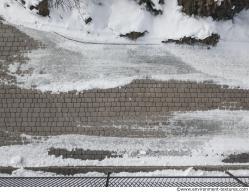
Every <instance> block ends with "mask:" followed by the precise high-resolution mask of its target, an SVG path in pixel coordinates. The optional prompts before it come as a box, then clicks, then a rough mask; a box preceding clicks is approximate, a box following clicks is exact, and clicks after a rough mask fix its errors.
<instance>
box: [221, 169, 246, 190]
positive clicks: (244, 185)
mask: <svg viewBox="0 0 249 192" xmlns="http://www.w3.org/2000/svg"><path fill="white" fill-rule="evenodd" d="M225 173H226V174H227V175H229V176H230V177H231V178H233V179H234V180H235V181H237V182H238V183H239V184H241V185H242V186H243V187H248V185H247V184H246V183H244V182H243V181H241V180H240V179H238V178H237V177H235V176H234V175H233V174H232V173H230V172H229V171H225Z"/></svg>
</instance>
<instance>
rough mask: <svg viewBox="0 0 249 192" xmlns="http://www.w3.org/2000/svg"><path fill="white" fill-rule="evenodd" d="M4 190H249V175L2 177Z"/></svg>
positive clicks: (1, 182)
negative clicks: (102, 188)
mask: <svg viewBox="0 0 249 192" xmlns="http://www.w3.org/2000/svg"><path fill="white" fill-rule="evenodd" d="M0 186H1V187H248V186H249V176H248V177H245V176H240V177H235V176H233V175H232V174H231V175H230V173H229V174H228V176H221V177H218V176H215V177H213V176H212V177H204V176H187V177H185V176H184V177H182V176H178V177H175V176H172V177H169V176H167V177H115V176H111V174H110V173H108V174H107V176H106V177H1V178H0Z"/></svg>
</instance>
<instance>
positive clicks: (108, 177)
mask: <svg viewBox="0 0 249 192" xmlns="http://www.w3.org/2000/svg"><path fill="white" fill-rule="evenodd" d="M110 176H111V172H108V173H107V178H106V184H105V186H106V187H109V180H110Z"/></svg>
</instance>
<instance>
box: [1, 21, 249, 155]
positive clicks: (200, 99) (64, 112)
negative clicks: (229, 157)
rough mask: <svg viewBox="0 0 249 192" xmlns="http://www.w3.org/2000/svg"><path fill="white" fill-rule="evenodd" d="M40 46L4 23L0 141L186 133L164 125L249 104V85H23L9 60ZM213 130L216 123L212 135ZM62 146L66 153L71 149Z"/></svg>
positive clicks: (145, 81) (143, 82)
mask: <svg viewBox="0 0 249 192" xmlns="http://www.w3.org/2000/svg"><path fill="white" fill-rule="evenodd" d="M38 48H44V45H43V44H42V43H40V42H38V41H36V40H34V39H32V38H31V37H29V36H27V35H26V34H24V33H22V32H21V31H19V30H18V29H16V28H15V27H13V26H10V25H7V24H3V23H0V78H1V80H2V81H3V82H2V83H1V85H0V145H10V144H20V143H26V142H27V141H26V140H24V139H23V138H21V137H20V135H21V134H27V135H37V136H50V135H62V134H83V135H94V136H115V137H139V138H145V137H156V138H157V137H169V136H180V135H181V132H180V131H179V130H174V129H173V128H172V129H170V128H169V130H166V131H165V129H164V128H165V125H168V124H169V121H168V120H169V118H170V117H171V115H172V112H177V111H181V112H184V111H196V110H200V111H203V110H210V109H228V110H240V109H242V110H248V109H249V91H248V90H242V89H229V88H228V87H227V86H221V85H215V84H213V83H211V82H204V83H196V82H187V81H175V80H171V81H155V80H150V79H141V80H134V81H133V82H132V83H130V84H128V85H125V86H122V87H117V88H110V89H92V90H88V91H84V92H75V91H71V92H67V93H57V94H54V93H51V92H40V91H37V90H35V89H21V88H18V87H17V86H16V85H15V78H13V77H12V76H10V75H9V74H8V65H9V64H11V63H13V62H19V63H25V62H27V60H28V58H25V57H24V55H23V53H25V52H27V51H31V50H33V49H38ZM20 73H23V71H22V72H20ZM27 73H28V71H27ZM6 82H8V84H6ZM205 129H206V128H205ZM212 131H213V130H212V128H211V129H210V130H208V131H207V134H211V132H212ZM189 134H191V132H190V133H189ZM61 151H62V152H63V154H64V152H65V151H63V149H61ZM79 151H80V153H81V154H82V153H84V154H85V152H82V150H80V149H79ZM51 153H53V152H51ZM57 153H58V152H57V151H54V154H57ZM70 153H71V152H68V154H67V155H66V156H70ZM86 155H88V154H86ZM96 155H99V158H98V159H101V158H103V157H104V156H105V155H107V156H111V155H112V154H111V152H106V151H105V152H103V154H101V152H99V153H97V154H96ZM81 158H86V157H81Z"/></svg>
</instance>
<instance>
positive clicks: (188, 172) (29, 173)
mask: <svg viewBox="0 0 249 192" xmlns="http://www.w3.org/2000/svg"><path fill="white" fill-rule="evenodd" d="M241 172H242V173H243V175H246V173H248V171H246V170H241ZM0 176H1V177H58V176H60V177H63V176H64V175H57V174H55V173H49V172H42V171H31V170H26V169H24V168H20V169H17V170H16V171H13V172H12V174H11V175H9V174H0ZM111 176H113V177H139V176H142V177H146V176H150V177H160V176H161V177H165V176H226V174H225V173H224V172H218V171H201V170H194V169H193V168H191V167H190V168H188V169H186V170H175V169H168V170H161V171H159V170H158V171H153V172H136V173H130V172H120V173H112V174H111ZM73 177H106V174H104V173H100V172H88V173H81V174H75V175H73Z"/></svg>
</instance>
